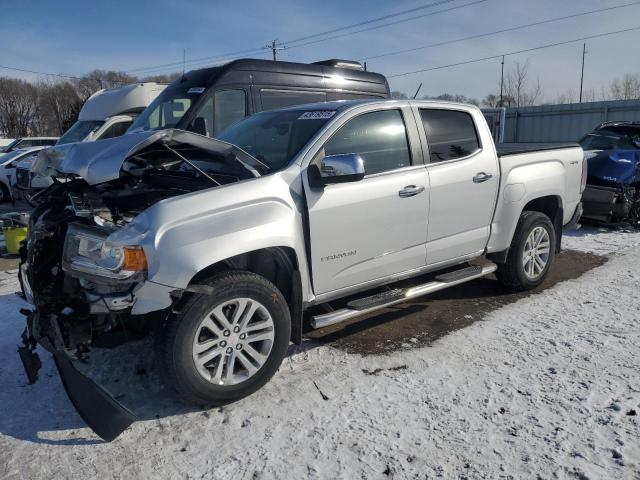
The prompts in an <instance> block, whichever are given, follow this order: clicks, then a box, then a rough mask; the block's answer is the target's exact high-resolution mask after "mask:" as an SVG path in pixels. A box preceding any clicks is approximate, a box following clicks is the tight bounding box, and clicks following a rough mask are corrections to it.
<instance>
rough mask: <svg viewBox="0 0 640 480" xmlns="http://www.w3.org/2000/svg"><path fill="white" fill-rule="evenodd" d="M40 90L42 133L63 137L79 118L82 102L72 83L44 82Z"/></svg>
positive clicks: (40, 85)
mask: <svg viewBox="0 0 640 480" xmlns="http://www.w3.org/2000/svg"><path fill="white" fill-rule="evenodd" d="M38 87H39V89H40V117H42V118H43V120H44V121H45V124H44V125H43V127H42V130H41V133H43V134H44V133H46V134H50V135H62V134H63V133H64V132H65V131H66V130H67V129H68V128H69V127H70V126H71V125H73V123H74V122H75V121H76V119H77V118H78V113H80V108H81V107H82V102H81V100H80V97H79V95H78V92H77V90H76V88H75V86H74V85H73V84H71V83H70V82H43V83H41V84H39V85H38Z"/></svg>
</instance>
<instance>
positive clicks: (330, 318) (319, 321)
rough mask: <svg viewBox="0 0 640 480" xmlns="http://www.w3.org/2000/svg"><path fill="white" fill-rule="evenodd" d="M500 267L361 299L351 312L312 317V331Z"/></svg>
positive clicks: (472, 269) (455, 274)
mask: <svg viewBox="0 0 640 480" xmlns="http://www.w3.org/2000/svg"><path fill="white" fill-rule="evenodd" d="M497 269H498V266H497V265H495V264H493V263H491V264H489V265H485V266H483V267H467V268H462V269H460V270H456V271H454V272H450V273H446V274H442V275H439V276H437V277H435V280H434V281H432V282H429V283H424V284H422V285H416V286H415V287H411V288H406V289H395V290H390V291H389V292H383V293H376V294H374V295H371V296H369V297H364V298H359V299H357V300H353V301H351V302H349V303H348V304H347V308H342V309H340V310H335V311H333V312H329V313H325V314H322V315H315V316H313V317H311V327H312V328H323V327H328V326H329V325H335V324H336V323H340V322H344V321H346V320H350V319H352V318H355V317H359V316H360V315H365V314H367V313H370V312H375V311H376V310H380V309H383V308H387V307H390V306H392V305H396V304H398V303H402V302H405V301H407V300H411V299H412V298H417V297H422V296H423V295H428V294H430V293H434V292H437V291H439V290H444V289H445V288H449V287H453V286H455V285H460V284H461V283H466V282H469V281H471V280H475V279H476V278H481V277H484V276H486V275H489V274H490V273H493V272H495V271H496V270H497Z"/></svg>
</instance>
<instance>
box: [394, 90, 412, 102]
mask: <svg viewBox="0 0 640 480" xmlns="http://www.w3.org/2000/svg"><path fill="white" fill-rule="evenodd" d="M391 98H393V99H394V100H406V99H407V98H409V97H408V96H407V94H406V93H404V92H400V91H398V90H394V91H393V92H391Z"/></svg>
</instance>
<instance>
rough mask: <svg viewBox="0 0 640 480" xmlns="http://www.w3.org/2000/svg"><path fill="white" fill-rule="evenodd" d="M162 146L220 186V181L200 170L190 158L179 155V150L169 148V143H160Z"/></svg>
mask: <svg viewBox="0 0 640 480" xmlns="http://www.w3.org/2000/svg"><path fill="white" fill-rule="evenodd" d="M162 145H163V146H164V148H166V149H167V150H169V151H170V152H171V153H173V154H174V155H175V156H176V157H178V158H179V159H180V160H182V161H183V162H184V163H186V164H187V165H189V166H190V167H191V168H193V169H194V170H195V171H196V172H198V173H200V174H201V175H203V176H205V177H207V178H208V179H209V180H211V181H212V182H213V183H215V184H216V185H217V186H218V187H220V186H221V185H222V184H221V183H220V182H218V181H217V180H216V179H215V178H213V177H212V176H211V175H209V174H208V173H207V172H205V171H204V170H202V169H201V168H200V167H198V166H197V165H196V164H195V163H193V162H192V161H191V160H189V159H188V158H186V157H184V156H183V155H181V154H180V153H179V152H177V151H176V150H174V149H173V148H171V147H170V146H169V145H167V144H166V143H163V144H162Z"/></svg>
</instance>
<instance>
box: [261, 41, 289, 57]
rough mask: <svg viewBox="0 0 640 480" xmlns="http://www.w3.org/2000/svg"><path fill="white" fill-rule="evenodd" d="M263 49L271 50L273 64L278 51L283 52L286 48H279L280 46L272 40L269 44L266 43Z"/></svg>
mask: <svg viewBox="0 0 640 480" xmlns="http://www.w3.org/2000/svg"><path fill="white" fill-rule="evenodd" d="M264 48H268V49H269V50H271V54H272V55H273V61H274V62H275V61H276V60H277V56H278V50H284V49H286V48H287V47H285V46H283V45H282V46H281V44H278V41H277V40H272V41H271V43H268V44H267V45H265V47H264Z"/></svg>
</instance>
